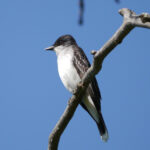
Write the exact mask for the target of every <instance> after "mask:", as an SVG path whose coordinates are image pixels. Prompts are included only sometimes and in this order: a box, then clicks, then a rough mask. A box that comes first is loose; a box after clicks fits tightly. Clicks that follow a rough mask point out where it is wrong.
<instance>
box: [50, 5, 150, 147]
mask: <svg viewBox="0 0 150 150" xmlns="http://www.w3.org/2000/svg"><path fill="white" fill-rule="evenodd" d="M119 13H120V14H121V15H122V16H123V18H124V19H123V23H122V25H121V26H120V28H119V29H118V30H117V31H116V33H115V34H114V35H113V36H112V37H111V38H110V39H109V40H108V42H106V44H105V45H104V46H103V47H102V48H101V49H100V50H98V51H97V52H96V51H93V52H92V54H93V55H94V59H93V63H92V65H91V67H90V68H89V69H88V71H87V72H86V73H85V75H84V77H83V79H82V81H81V82H80V83H79V85H78V87H77V89H76V90H75V92H74V94H73V96H72V98H71V99H70V100H69V102H68V105H67V107H66V109H65V111H64V113H63V114H62V116H61V118H60V119H59V121H58V122H57V124H56V126H55V127H54V129H53V131H52V133H51V134H50V136H49V142H48V150H57V149H58V144H59V140H60V137H61V135H62V133H63V131H64V130H65V128H66V127H67V125H68V123H69V121H70V120H71V118H72V117H73V114H74V112H75V110H76V108H77V106H78V104H79V103H80V101H81V99H82V96H83V94H84V92H85V90H86V87H87V86H88V84H89V83H90V81H91V80H92V78H93V77H94V76H95V75H96V74H97V73H98V72H99V71H100V70H101V68H102V63H103V60H104V58H106V56H107V55H108V54H109V53H110V52H111V51H112V50H113V49H114V48H115V47H116V46H117V45H119V44H120V43H121V42H122V40H123V39H124V38H125V36H126V35H127V34H128V33H129V32H130V31H131V30H132V29H133V28H134V27H144V28H150V14H147V13H142V14H140V15H136V14H135V13H134V12H133V11H131V10H129V9H127V8H123V9H121V10H119Z"/></svg>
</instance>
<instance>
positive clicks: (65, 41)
mask: <svg viewBox="0 0 150 150" xmlns="http://www.w3.org/2000/svg"><path fill="white" fill-rule="evenodd" d="M71 45H76V41H75V39H74V38H73V37H72V36H71V35H63V36H60V37H59V38H58V39H57V40H56V42H55V43H54V44H53V46H50V47H48V48H46V50H53V49H54V48H55V47H57V46H71Z"/></svg>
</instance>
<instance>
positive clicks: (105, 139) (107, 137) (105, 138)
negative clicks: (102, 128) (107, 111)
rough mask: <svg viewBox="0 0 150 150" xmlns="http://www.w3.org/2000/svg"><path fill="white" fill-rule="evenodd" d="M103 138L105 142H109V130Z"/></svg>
mask: <svg viewBox="0 0 150 150" xmlns="http://www.w3.org/2000/svg"><path fill="white" fill-rule="evenodd" d="M101 139H102V140H103V141H104V142H107V141H108V139H109V135H108V132H107V131H106V132H105V133H104V134H103V135H102V136H101Z"/></svg>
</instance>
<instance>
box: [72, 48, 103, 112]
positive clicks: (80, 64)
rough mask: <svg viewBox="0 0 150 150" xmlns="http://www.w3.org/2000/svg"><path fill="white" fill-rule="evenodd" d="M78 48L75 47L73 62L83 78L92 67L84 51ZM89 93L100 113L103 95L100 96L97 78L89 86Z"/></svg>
mask: <svg viewBox="0 0 150 150" xmlns="http://www.w3.org/2000/svg"><path fill="white" fill-rule="evenodd" d="M78 48H79V47H78ZM78 48H76V47H75V51H74V61H73V62H74V66H75V67H76V68H77V72H78V74H79V76H80V78H82V77H83V75H84V74H85V72H86V71H87V70H88V68H89V67H90V63H89V61H88V59H87V57H86V55H85V53H84V51H83V50H82V49H81V48H79V49H78ZM87 92H88V93H89V95H90V96H91V98H92V101H93V103H94V105H95V107H96V109H97V110H98V111H100V110H101V106H100V100H101V94H100V90H99V88H98V84H97V81H96V78H95V77H94V78H93V79H92V82H91V83H90V84H89V86H88V88H87ZM83 107H84V106H83ZM85 109H86V108H85Z"/></svg>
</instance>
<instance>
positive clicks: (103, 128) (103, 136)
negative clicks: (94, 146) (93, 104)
mask: <svg viewBox="0 0 150 150" xmlns="http://www.w3.org/2000/svg"><path fill="white" fill-rule="evenodd" d="M96 123H97V127H98V129H99V133H100V135H101V139H102V140H103V141H104V142H107V140H108V138H109V135H108V131H107V127H106V125H105V122H104V119H103V116H102V113H101V112H100V113H99V122H96Z"/></svg>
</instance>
